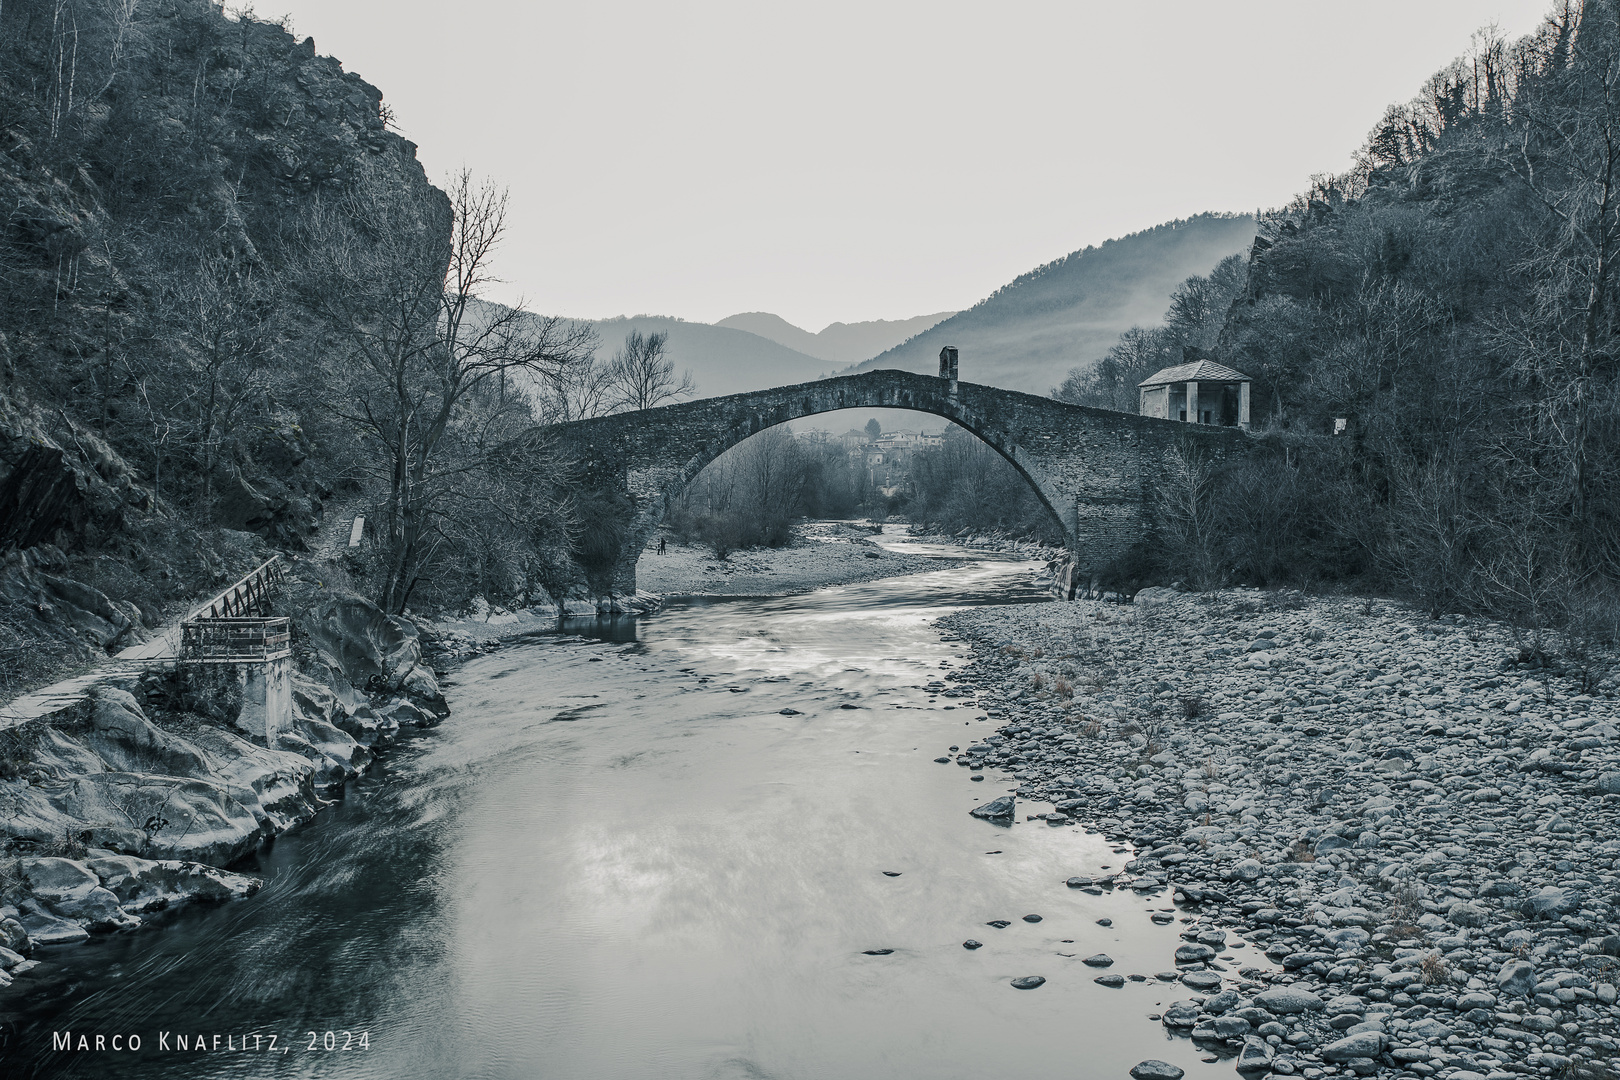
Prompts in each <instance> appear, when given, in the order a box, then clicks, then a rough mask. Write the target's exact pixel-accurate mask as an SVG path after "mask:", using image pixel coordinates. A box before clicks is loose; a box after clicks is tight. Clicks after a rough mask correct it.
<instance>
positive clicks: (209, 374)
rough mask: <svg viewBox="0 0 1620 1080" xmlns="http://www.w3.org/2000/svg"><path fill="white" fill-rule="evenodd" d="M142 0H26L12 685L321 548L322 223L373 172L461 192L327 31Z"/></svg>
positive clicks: (383, 184) (3, 454)
mask: <svg viewBox="0 0 1620 1080" xmlns="http://www.w3.org/2000/svg"><path fill="white" fill-rule="evenodd" d="M125 7H126V6H125V5H88V4H83V3H74V2H72V0H69V2H68V3H67V4H66V6H65V7H64V5H63V4H61V3H56V4H54V5H53V4H50V3H45V2H44V0H16V2H8V3H6V4H4V5H3V6H0V221H3V225H0V559H4V560H6V561H5V562H4V564H3V565H0V693H4V692H5V690H6V689H8V686H7V683H8V682H11V683H12V684H13V685H11V686H10V687H9V688H11V689H15V688H16V686H15V682H16V681H18V680H21V681H24V682H27V681H38V677H42V676H43V675H44V674H47V673H48V672H47V670H46V669H47V668H48V667H49V666H50V665H49V663H46V662H45V661H44V660H42V659H41V658H49V659H51V660H53V661H66V660H73V659H82V658H85V657H87V656H89V655H91V654H93V653H94V652H96V651H99V650H101V649H104V648H110V647H113V646H115V645H117V644H118V643H119V642H120V640H122V639H123V636H125V635H126V632H127V630H128V628H127V627H126V626H123V625H120V624H119V620H118V619H108V618H107V617H106V614H105V613H106V610H107V609H108V605H109V604H111V605H113V606H114V607H115V608H116V607H118V605H122V604H132V605H133V606H134V612H131V611H128V610H125V609H119V610H121V611H122V613H123V615H127V616H130V622H131V623H132V624H133V625H146V626H150V625H152V624H153V623H154V622H155V620H156V618H157V617H158V616H159V615H161V614H162V613H164V612H165V611H166V610H172V609H173V608H174V607H176V606H178V605H180V604H181V603H183V602H184V601H186V600H188V599H191V598H193V597H194V596H196V595H197V594H198V593H201V592H204V591H205V590H207V589H209V588H211V587H217V586H221V585H223V584H225V583H227V582H228V581H229V580H231V578H232V577H234V576H235V575H236V574H239V573H241V572H242V571H244V570H245V569H247V568H248V567H249V566H251V565H252V563H253V561H254V560H256V559H258V558H260V557H262V556H263V555H264V554H265V547H264V545H266V544H269V545H274V546H277V547H281V548H285V549H292V550H297V549H299V548H300V547H301V546H302V545H303V543H304V541H305V539H306V538H307V537H308V536H309V534H310V533H311V531H312V530H313V529H314V528H315V527H316V526H317V524H318V523H319V521H320V517H321V510H322V503H323V501H324V500H325V499H326V498H327V497H328V496H329V495H330V494H331V492H332V489H333V487H334V485H336V484H338V483H339V477H340V476H341V475H343V470H344V468H345V465H346V463H347V461H348V459H349V457H350V456H351V455H352V453H353V449H352V444H351V442H350V439H349V437H348V435H347V433H346V432H345V431H344V430H343V428H342V427H341V425H339V424H337V423H335V421H333V419H332V418H331V416H330V415H329V414H328V413H326V412H325V411H323V410H322V409H321V407H320V402H319V401H317V400H315V399H314V398H313V396H312V393H311V391H310V385H311V384H312V382H314V381H316V380H312V379H311V377H310V376H311V374H312V373H314V372H317V371H319V370H321V365H322V364H329V363H336V362H338V361H337V360H335V359H334V355H335V353H334V350H332V349H331V348H330V347H329V346H330V342H326V341H324V340H323V339H322V337H321V333H320V331H319V330H318V328H317V327H316V325H315V323H314V322H313V320H312V319H310V318H309V317H308V316H307V315H306V314H304V312H305V310H306V308H305V306H304V304H303V303H302V300H301V293H300V289H301V288H303V287H304V276H303V275H304V273H305V267H306V266H307V265H308V264H309V262H310V260H311V258H312V257H313V255H314V253H315V252H316V250H318V249H319V248H320V245H322V244H324V243H328V242H333V241H331V236H332V231H331V230H325V231H323V229H322V228H321V224H322V222H325V221H329V220H330V219H331V218H332V217H333V216H334V215H336V216H341V215H342V214H343V213H344V211H343V204H344V199H345V197H346V195H347V193H348V192H350V191H351V190H352V189H353V188H354V187H355V186H356V185H357V184H361V183H362V182H363V183H365V184H366V185H368V187H369V190H372V191H374V192H375V191H379V190H380V191H383V192H396V193H398V194H399V195H400V196H401V197H402V201H403V202H406V203H409V204H410V205H421V206H428V207H430V208H431V207H437V206H440V205H442V203H443V197H442V195H441V194H440V193H438V192H436V191H434V190H433V189H432V187H431V185H429V184H428V182H427V179H426V177H425V175H424V173H423V171H422V168H421V166H420V164H419V163H418V162H417V161H416V159H415V146H414V145H413V144H412V143H410V142H408V141H407V140H405V139H402V138H400V137H399V136H398V135H396V134H394V133H393V132H392V131H390V130H389V128H388V124H387V120H386V116H387V113H386V110H385V109H384V108H383V107H382V104H381V102H382V93H381V91H379V90H378V89H377V88H376V87H374V86H371V85H370V84H368V83H366V82H365V81H364V80H363V79H361V78H360V77H359V76H357V75H355V74H353V73H351V72H345V71H344V70H343V67H342V65H341V63H339V61H338V60H336V59H334V58H332V57H322V56H317V55H316V52H315V45H314V42H313V41H312V40H310V39H308V38H306V39H304V40H302V41H300V40H297V39H295V38H294V37H293V36H292V35H291V34H289V33H288V32H287V31H286V30H285V29H284V28H283V27H282V26H281V25H279V24H277V23H272V22H264V21H259V20H257V19H255V18H254V17H252V16H250V15H242V16H226V15H225V14H223V13H222V12H221V11H220V10H219V9H218V8H217V7H216V6H215V5H213V4H210V3H208V2H206V0H150V2H143V3H142V4H140V5H135V6H131V8H132V10H129V11H125V10H123V9H124V8H125ZM114 9H119V10H114ZM64 35H71V40H70V39H69V37H65V36H64ZM64 42H68V43H69V44H71V45H72V47H73V49H74V50H75V51H74V56H75V65H74V66H73V67H72V69H71V70H68V69H66V68H64V67H63V66H62V65H58V64H55V63H54V62H53V57H56V56H58V55H60V54H61V53H62V47H63V45H64ZM429 217H431V218H432V220H424V221H423V228H424V229H425V230H428V232H429V233H430V234H433V235H437V234H442V233H443V231H444V229H445V222H444V221H443V220H442V216H434V215H432V214H429ZM446 242H447V239H446ZM42 545H49V548H48V549H42V550H45V555H44V556H43V559H44V561H45V562H47V563H49V564H50V565H49V566H48V567H47V566H44V565H41V563H40V560H39V558H32V559H19V558H18V553H20V552H27V551H29V549H35V548H41V547H42ZM8 553H9V554H8ZM42 574H48V575H49V576H51V577H52V578H53V579H57V580H58V581H71V582H76V583H77V584H78V586H82V587H83V588H82V589H80V590H78V591H79V599H81V600H86V601H88V603H79V602H78V601H77V600H68V599H66V598H65V597H62V596H58V595H54V594H53V593H52V590H55V591H56V593H61V592H62V590H63V589H64V588H66V589H68V590H69V591H72V587H67V586H62V587H59V586H58V585H55V584H52V583H47V582H42V581H41V580H40V576H41V575H42ZM84 590H88V591H87V592H86V591H84ZM92 594H98V595H99V599H98V598H97V596H96V595H92ZM83 612H90V613H92V614H93V615H94V616H95V618H96V619H100V620H101V622H104V623H107V624H109V626H112V627H114V628H115V629H116V632H110V631H109V630H108V629H107V627H104V626H101V625H100V624H92V623H91V622H90V621H88V620H87V618H86V617H85V616H84V615H83V614H82V613H83ZM19 673H20V674H19Z"/></svg>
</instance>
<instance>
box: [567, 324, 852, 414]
mask: <svg viewBox="0 0 1620 1080" xmlns="http://www.w3.org/2000/svg"><path fill="white" fill-rule="evenodd" d="M591 325H592V326H594V327H595V328H596V332H597V334H598V335H600V337H601V338H602V347H601V349H600V351H599V352H598V355H599V356H601V357H602V359H604V360H605V359H607V358H608V357H610V356H612V355H613V352H614V350H615V349H618V348H619V347H621V346H622V345H623V344H624V339H625V335H627V334H629V333H630V332H631V331H632V330H635V331H640V332H641V333H643V334H668V335H669V340H668V342H667V343H666V344H665V346H664V348H665V354H666V355H667V356H668V357H669V358H670V359H671V360H673V361H674V362H675V370H676V371H677V372H681V371H686V370H690V371H691V372H692V380H693V381H694V382H695V383H696V384H697V395H696V396H698V397H722V396H724V395H726V394H741V393H744V392H746V391H749V390H768V389H770V388H771V387H773V386H787V385H790V384H792V383H802V382H810V381H811V380H813V379H819V378H821V377H822V376H823V375H825V374H827V373H829V372H830V371H832V370H833V367H834V365H832V364H829V363H827V362H826V361H825V360H821V359H818V358H816V357H814V356H809V355H806V354H805V353H802V352H800V351H798V350H797V349H793V348H789V347H788V346H786V345H783V344H781V343H780V342H777V341H773V340H771V339H770V338H766V337H761V336H759V335H757V334H751V333H749V332H748V331H746V330H738V329H735V328H733V327H729V326H716V325H711V324H709V323H699V322H687V321H686V320H685V319H677V318H674V317H672V316H667V315H633V316H628V317H626V316H620V317H618V318H614V319H595V320H591Z"/></svg>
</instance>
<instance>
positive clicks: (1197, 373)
mask: <svg viewBox="0 0 1620 1080" xmlns="http://www.w3.org/2000/svg"><path fill="white" fill-rule="evenodd" d="M1253 381H1254V380H1252V379H1250V378H1249V377H1248V376H1247V375H1245V374H1243V372H1241V371H1238V370H1237V369H1236V368H1229V367H1227V366H1226V365H1225V364H1217V363H1216V362H1215V361H1213V360H1195V361H1194V362H1193V363H1191V364H1177V365H1176V366H1175V367H1167V368H1165V369H1164V370H1163V371H1156V372H1154V373H1153V374H1152V375H1149V376H1148V377H1147V378H1145V379H1143V380H1142V381H1141V382H1139V383H1137V384H1136V385H1137V386H1164V385H1167V384H1169V383H1182V382H1253Z"/></svg>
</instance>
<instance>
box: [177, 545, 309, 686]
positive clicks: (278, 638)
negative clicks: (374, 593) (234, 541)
mask: <svg viewBox="0 0 1620 1080" xmlns="http://www.w3.org/2000/svg"><path fill="white" fill-rule="evenodd" d="M283 576H284V575H283V571H282V567H281V556H280V555H275V556H272V557H271V558H270V559H269V561H267V562H265V563H264V565H262V566H260V567H258V568H257V569H255V570H254V571H253V572H252V573H250V574H248V575H247V576H246V577H244V578H243V579H242V580H241V581H238V582H237V583H236V584H234V585H232V586H231V587H230V588H228V589H226V590H225V591H224V592H222V593H220V594H219V595H218V596H216V597H214V598H213V599H212V600H209V601H208V602H207V603H205V604H203V605H202V606H201V607H199V608H197V610H196V611H193V612H192V613H191V617H190V618H188V619H186V620H185V621H184V622H182V623H181V624H180V659H181V660H182V661H184V662H188V663H202V664H243V663H255V662H260V663H262V662H266V661H270V660H279V659H281V658H282V657H284V656H289V655H291V653H292V627H291V623H290V622H289V620H287V619H286V618H284V617H273V616H271V615H270V590H271V589H272V588H273V587H274V586H275V584H276V583H277V582H279V581H280V580H282V577H283Z"/></svg>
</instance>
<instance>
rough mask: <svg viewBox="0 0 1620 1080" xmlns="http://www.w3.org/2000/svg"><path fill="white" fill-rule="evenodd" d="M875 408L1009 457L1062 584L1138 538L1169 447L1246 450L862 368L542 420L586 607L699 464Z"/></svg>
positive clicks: (1210, 438)
mask: <svg viewBox="0 0 1620 1080" xmlns="http://www.w3.org/2000/svg"><path fill="white" fill-rule="evenodd" d="M874 408H888V409H909V410H913V411H916V412H925V413H932V414H934V415H935V416H943V417H945V418H946V419H947V420H951V421H953V422H954V423H957V424H960V425H961V426H962V427H964V428H966V429H967V430H969V431H971V432H972V433H973V434H974V435H976V436H978V437H979V438H980V439H981V440H983V441H984V442H985V443H986V444H988V445H989V446H991V447H992V448H994V449H995V450H996V452H997V453H999V454H1000V455H1001V456H1002V457H1004V458H1006V459H1007V460H1008V461H1009V462H1011V463H1012V465H1013V467H1014V468H1015V469H1017V470H1018V472H1019V473H1020V474H1022V476H1023V477H1024V479H1025V480H1027V481H1028V482H1029V484H1030V486H1031V487H1032V488H1034V490H1035V492H1036V494H1037V495H1039V497H1040V499H1041V501H1042V502H1043V503H1044V504H1045V505H1046V507H1047V508H1048V509H1049V510H1050V511H1051V512H1052V515H1053V517H1054V518H1056V520H1057V521H1058V522H1059V523H1060V524H1061V525H1062V527H1063V534H1064V538H1065V541H1066V543H1067V545H1068V549H1069V551H1070V553H1071V554H1072V556H1073V561H1074V564H1075V566H1076V567H1077V568H1078V572H1077V573H1076V574H1074V575H1073V578H1072V580H1074V581H1085V580H1087V578H1088V575H1089V572H1092V571H1095V570H1098V569H1100V568H1102V567H1103V566H1106V565H1107V564H1108V563H1109V562H1111V561H1112V560H1114V559H1116V558H1118V557H1120V556H1122V555H1124V554H1125V553H1126V552H1127V551H1128V550H1130V548H1131V547H1132V545H1134V544H1136V543H1138V542H1139V541H1141V540H1143V539H1144V538H1145V535H1146V530H1147V513H1146V506H1147V498H1148V495H1149V493H1150V491H1151V490H1152V487H1153V485H1154V482H1155V481H1156V479H1158V478H1159V477H1160V476H1161V475H1162V465H1161V459H1162V458H1163V456H1164V454H1165V452H1166V451H1167V450H1169V449H1170V448H1171V447H1172V446H1173V445H1176V444H1177V443H1178V442H1183V443H1185V442H1186V441H1189V440H1190V441H1191V442H1192V443H1193V444H1194V445H1196V446H1198V447H1200V448H1202V449H1203V450H1204V452H1205V453H1206V454H1207V455H1209V456H1210V457H1211V458H1215V459H1220V458H1224V457H1225V456H1226V455H1227V454H1229V453H1232V452H1234V451H1237V450H1239V449H1240V448H1241V447H1242V446H1243V445H1244V442H1245V441H1246V436H1245V435H1244V433H1243V432H1241V431H1240V430H1238V429H1237V428H1222V427H1207V426H1203V425H1193V424H1186V423H1181V422H1179V421H1175V420H1160V419H1156V418H1154V417H1147V416H1138V415H1136V414H1134V413H1121V412H1114V411H1112V410H1110V409H1093V408H1087V407H1085V406H1080V405H1069V404H1066V403H1064V402H1061V401H1056V400H1053V399H1052V398H1045V397H1037V396H1036V395H1034V394H1022V393H1018V392H1016V391H1013V390H1002V389H999V388H997V387H993V386H981V385H978V384H975V383H968V382H959V381H957V380H956V379H951V378H943V377H933V376H927V375H918V374H914V373H912V372H909V371H869V372H863V373H861V374H859V375H844V376H838V377H835V378H829V379H821V380H818V381H816V382H809V383H800V384H798V385H795V386H780V387H777V388H775V389H773V390H758V391H754V392H751V393H746V394H731V395H729V396H726V397H716V398H704V399H700V400H697V401H688V402H683V403H681V404H678V405H664V406H661V407H659V408H656V409H645V410H642V411H639V412H627V413H616V414H614V415H611V416H602V417H596V418H594V419H590V420H578V421H574V422H572V423H567V424H554V425H552V426H550V427H548V428H545V429H544V431H545V433H546V434H547V435H548V436H549V437H551V438H552V439H554V440H555V444H556V446H557V448H558V449H559V450H560V451H561V452H562V453H563V455H564V456H566V457H567V458H569V459H570V460H572V461H573V463H574V465H573V468H574V478H575V480H576V481H577V482H578V484H579V487H580V492H581V501H582V504H583V505H584V507H585V510H586V513H587V518H588V521H587V527H586V529H585V535H584V537H583V538H582V540H583V542H582V545H581V547H580V550H578V551H576V552H575V559H576V561H577V562H578V564H579V570H580V576H581V577H582V578H583V579H584V581H585V583H586V584H587V586H588V588H589V590H590V594H591V595H592V596H593V597H594V598H595V599H596V601H597V606H598V609H599V610H608V609H610V608H611V607H612V605H613V602H614V599H615V598H618V597H625V596H631V595H634V593H635V591H636V561H637V559H639V558H640V556H641V552H642V551H643V549H644V548H645V546H646V544H647V541H648V540H649V539H650V538H651V537H652V536H653V535H654V534H655V533H656V532H657V530H658V527H659V526H660V525H661V524H662V522H663V520H664V517H665V515H666V514H667V512H668V510H669V508H670V506H671V505H672V504H673V502H674V500H676V499H677V498H678V497H679V496H680V494H681V492H682V491H683V490H684V489H685V487H686V485H687V484H688V483H690V482H691V481H692V479H693V478H694V477H696V476H697V474H698V473H699V472H701V471H702V469H703V467H704V466H705V465H707V464H709V463H710V462H711V461H713V460H714V459H715V458H717V457H719V456H720V455H721V454H722V453H724V452H725V451H727V450H729V449H730V448H731V447H733V446H736V445H737V444H738V443H740V442H742V441H743V440H744V439H746V438H748V437H749V436H750V435H754V434H757V433H758V432H760V431H763V430H764V429H766V428H768V427H774V426H775V425H777V424H782V423H786V422H787V421H789V420H797V419H799V418H801V417H806V416H815V415H816V414H818V413H826V412H834V411H836V410H838V409H874ZM1070 595H1071V596H1072V595H1073V586H1071V587H1070Z"/></svg>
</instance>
